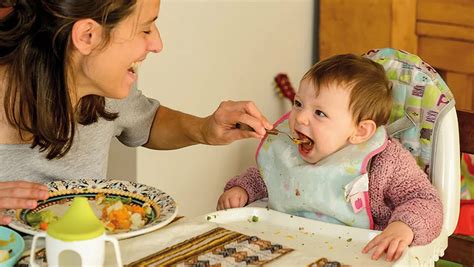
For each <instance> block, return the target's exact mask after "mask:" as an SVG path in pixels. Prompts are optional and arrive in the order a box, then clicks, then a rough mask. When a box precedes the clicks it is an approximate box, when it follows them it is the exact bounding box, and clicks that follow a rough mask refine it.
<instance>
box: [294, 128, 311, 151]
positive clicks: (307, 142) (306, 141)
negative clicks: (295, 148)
mask: <svg viewBox="0 0 474 267" xmlns="http://www.w3.org/2000/svg"><path fill="white" fill-rule="evenodd" d="M296 133H297V134H298V139H299V140H300V142H299V144H298V145H299V146H300V147H301V149H302V150H303V151H305V152H309V151H311V150H312V149H313V147H314V141H313V139H311V138H309V137H308V136H307V135H305V134H303V133H301V132H298V131H296Z"/></svg>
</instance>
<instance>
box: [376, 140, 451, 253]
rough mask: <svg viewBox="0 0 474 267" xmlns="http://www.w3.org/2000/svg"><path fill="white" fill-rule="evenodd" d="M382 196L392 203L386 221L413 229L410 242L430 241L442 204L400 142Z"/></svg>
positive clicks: (438, 226)
mask: <svg viewBox="0 0 474 267" xmlns="http://www.w3.org/2000/svg"><path fill="white" fill-rule="evenodd" d="M384 195H385V197H384V198H385V199H386V200H388V201H389V202H390V203H391V205H393V208H394V210H393V212H392V215H391V217H390V220H389V224H390V223H392V222H395V221H401V222H403V223H405V224H407V225H408V226H409V227H410V228H411V229H412V231H413V234H414V238H413V242H412V244H413V245H425V244H428V243H430V242H431V241H433V239H435V238H436V237H437V236H438V235H439V234H440V232H441V227H442V225H443V204H442V203H441V200H440V198H439V195H438V192H437V191H436V188H435V187H434V186H433V185H432V184H431V183H430V181H429V180H428V177H427V175H426V174H425V173H424V172H423V171H422V170H421V169H420V167H419V166H418V165H417V164H416V160H415V159H414V158H413V157H412V155H411V154H410V152H408V151H407V150H405V149H403V148H402V147H401V145H400V153H399V163H398V164H396V165H395V169H394V172H393V176H392V177H391V180H390V181H389V183H388V187H387V188H386V189H385V191H384Z"/></svg>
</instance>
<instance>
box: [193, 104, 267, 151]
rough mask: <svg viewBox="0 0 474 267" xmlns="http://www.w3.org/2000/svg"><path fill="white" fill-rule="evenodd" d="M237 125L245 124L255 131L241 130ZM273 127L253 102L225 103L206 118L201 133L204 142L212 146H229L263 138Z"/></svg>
mask: <svg viewBox="0 0 474 267" xmlns="http://www.w3.org/2000/svg"><path fill="white" fill-rule="evenodd" d="M236 123H245V124H247V125H248V126H250V127H252V128H253V129H254V130H255V132H254V131H248V130H240V129H237V128H236V127H235V124H236ZM272 128H273V126H272V125H271V124H270V123H269V122H268V120H267V119H266V118H265V117H264V116H263V115H262V113H261V112H260V111H259V110H258V108H257V106H256V105H255V104H254V103H253V102H251V101H238V102H234V101H225V102H222V103H221V104H220V105H219V107H218V108H217V110H216V111H215V112H214V113H213V114H212V115H211V116H209V117H207V118H206V120H205V122H204V124H203V125H202V128H201V132H202V136H203V138H204V142H205V143H207V144H210V145H224V144H229V143H231V142H233V141H235V140H239V139H244V138H251V137H253V138H262V137H263V136H264V135H265V133H266V130H265V129H268V130H270V129H272Z"/></svg>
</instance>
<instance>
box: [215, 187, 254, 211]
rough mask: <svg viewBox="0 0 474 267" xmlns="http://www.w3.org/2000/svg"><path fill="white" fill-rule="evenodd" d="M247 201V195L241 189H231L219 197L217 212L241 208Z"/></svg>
mask: <svg viewBox="0 0 474 267" xmlns="http://www.w3.org/2000/svg"><path fill="white" fill-rule="evenodd" d="M248 199H249V195H248V194H247V191H245V190H244V189H243V188H242V187H239V186H235V187H232V188H231V189H229V190H227V191H225V192H224V193H223V194H222V195H221V196H220V197H219V200H218V201H217V210H223V209H232V208H240V207H243V206H245V204H247V201H248Z"/></svg>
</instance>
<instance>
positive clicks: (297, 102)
mask: <svg viewBox="0 0 474 267" xmlns="http://www.w3.org/2000/svg"><path fill="white" fill-rule="evenodd" d="M293 106H295V107H297V108H300V107H301V102H300V101H298V100H295V101H293Z"/></svg>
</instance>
